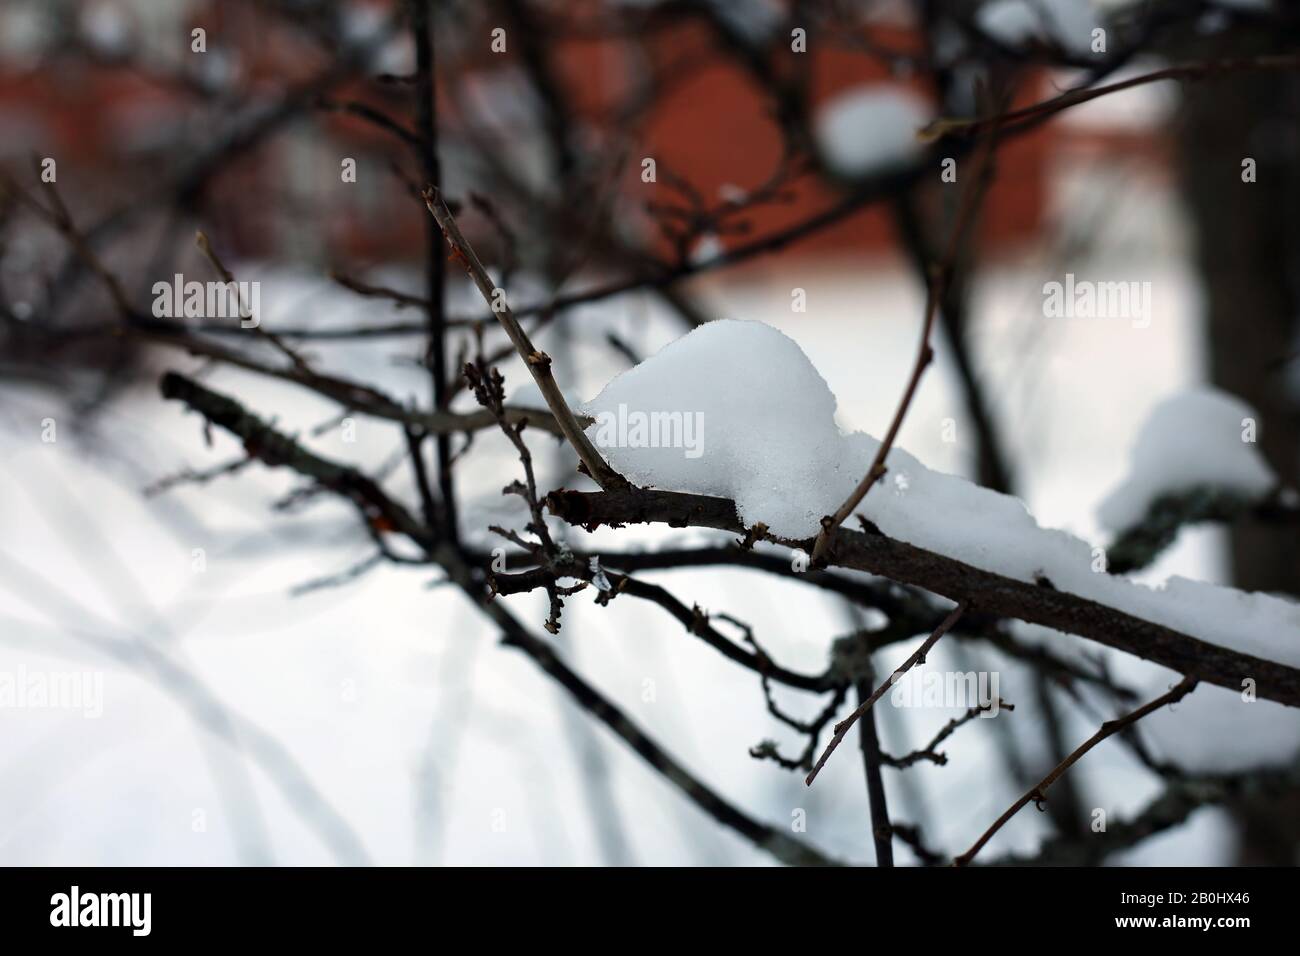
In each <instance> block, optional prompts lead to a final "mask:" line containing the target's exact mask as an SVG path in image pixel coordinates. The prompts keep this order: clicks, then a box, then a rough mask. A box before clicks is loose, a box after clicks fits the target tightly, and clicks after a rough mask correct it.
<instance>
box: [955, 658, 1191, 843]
mask: <svg viewBox="0 0 1300 956" xmlns="http://www.w3.org/2000/svg"><path fill="white" fill-rule="evenodd" d="M1196 683H1197V681H1196V678H1194V677H1184V678H1183V679H1182V680H1181V681H1179V682H1178V684H1177V685H1175V686H1174V687H1173V688H1172V689H1171V690H1169V691H1168V692H1166V693H1164V694H1161V695H1160V696H1159V697H1157V698H1156V699H1155V700H1153V701H1150V702H1149V703H1146V704H1143V705H1142V706H1141V707H1139V708H1138V709H1137V710H1135V711H1133V712H1132V713H1130V714H1128V715H1126V716H1124V717H1120V718H1117V719H1116V720H1108V721H1106V722H1105V723H1104V724H1102V725H1101V727H1100V728H1099V729H1098V730H1097V732H1096V733H1095V734H1093V735H1092V736H1091V737H1089V738H1088V739H1087V740H1085V741H1084V742H1083V743H1082V744H1080V745H1079V746H1078V748H1076V749H1075V751H1074V752H1073V753H1071V754H1070V755H1069V756H1067V757H1066V758H1065V759H1064V760H1062V761H1061V762H1060V763H1059V764H1057V765H1056V766H1055V767H1053V768H1052V772H1051V773H1049V774H1048V775H1047V776H1046V777H1044V778H1043V779H1042V780H1040V781H1038V784H1037V785H1036V786H1035V787H1034V788H1033V789H1031V790H1030V791H1029V792H1028V793H1026V794H1025V795H1024V796H1022V797H1021V798H1020V799H1019V800H1017V801H1016V802H1015V803H1013V804H1011V806H1010V807H1008V808H1007V810H1006V812H1005V813H1003V814H1002V816H1000V817H998V818H997V819H996V820H995V821H993V825H992V826H991V827H989V828H988V829H987V830H985V831H984V833H983V834H982V835H981V836H980V838H979V839H978V840H976V841H975V842H974V843H973V844H972V845H971V848H970V849H969V850H967V851H966V852H965V853H963V854H961V856H958V857H956V858H955V859H954V860H953V861H952V865H953V866H965V865H966V864H968V863H970V861H971V860H973V859H974V858H975V854H977V853H979V851H980V850H981V849H983V848H984V844H986V843H988V842H989V840H991V839H993V834H995V833H997V832H998V831H999V830H1001V829H1002V827H1003V826H1004V825H1005V824H1006V822H1007V821H1008V820H1010V819H1011V818H1012V817H1014V816H1015V815H1016V814H1017V813H1019V812H1020V810H1021V809H1022V808H1023V807H1024V806H1025V804H1027V803H1029V801H1031V800H1032V801H1033V802H1034V803H1035V804H1041V803H1043V802H1045V801H1046V800H1047V788H1048V787H1050V786H1051V785H1052V784H1053V783H1055V782H1056V781H1057V779H1058V778H1059V777H1060V776H1061V775H1062V774H1063V773H1065V771H1067V770H1069V769H1070V768H1071V767H1073V766H1074V765H1075V764H1076V763H1078V762H1079V760H1080V759H1081V758H1082V757H1083V755H1084V754H1086V753H1087V752H1088V751H1089V750H1091V749H1092V748H1093V747H1095V746H1097V744H1099V743H1101V742H1102V741H1103V740H1105V739H1106V738H1107V737H1110V736H1113V735H1114V734H1117V733H1119V732H1120V731H1121V730H1123V729H1124V728H1125V727H1130V726H1132V725H1133V724H1135V723H1137V722H1138V721H1139V720H1141V719H1142V718H1143V717H1145V716H1146V715H1147V714H1150V713H1153V712H1154V711H1157V710H1159V709H1160V708H1161V707H1163V706H1165V705H1166V704H1174V703H1177V702H1178V701H1180V700H1182V699H1183V698H1184V697H1186V696H1187V695H1188V694H1190V693H1191V692H1192V691H1193V690H1194V689H1195V688H1196Z"/></svg>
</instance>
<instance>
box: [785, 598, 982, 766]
mask: <svg viewBox="0 0 1300 956" xmlns="http://www.w3.org/2000/svg"><path fill="white" fill-rule="evenodd" d="M966 608H967V605H966V603H965V602H963V603H961V604H958V605H957V606H956V607H955V608H953V609H952V613H951V614H949V615H948V616H947V617H945V618H944V619H943V621H941V622H940V624H939V626H938V627H936V628H935V629H934V633H933V634H931V635H930V636H929V637H927V638H926V639H925V641H924V643H922V644H921V646H920V647H918V648H917V649H916V653H914V654H913V655H912V656H911V657H909V658H908V659H907V660H905V661H903V663H902V664H900V665H899V666H898V668H897V669H896V670H895V671H894V672H893V673H892V674H890V675H889V679H888V680H886V681H885V682H884V683H883V684H881V685H880V686H879V687H877V688H876V689H875V691H874V692H873V693H872V695H871V696H870V697H868V698H867V699H866V700H864V701H863V702H862V703H861V704H859V705H858V706H857V709H856V710H854V711H853V713H851V714H849V716H847V717H845V718H844V719H843V720H841V721H840V722H839V723H838V724H836V725H835V734H834V736H832V737H831V740H830V743H828V744H827V745H826V749H825V750H823V751H822V755H821V756H820V757H818V758H817V763H815V764H813V768H812V770H811V771H809V773H808V776H807V777H806V778H805V779H804V785H805V786H809V787H811V786H812V782H813V781H814V780H816V779H817V774H819V773H821V770H822V767H824V766H826V761H827V760H829V759H830V756H831V754H833V753H834V752H835V748H836V747H838V746H839V745H840V741H841V740H843V739H844V735H845V734H847V733H848V732H849V730H850V728H852V727H853V725H854V724H855V723H857V722H858V718H860V717H861V716H862V715H863V714H865V713H866V712H867V711H869V710H870V709H871V708H872V706H873V705H874V704H875V703H876V701H878V700H880V698H881V697H883V696H884V695H885V691H887V690H889V688H891V687H893V686H894V684H896V683H897V682H898V679H899V678H900V677H902V676H903V675H904V674H906V673H907V672H908V671H910V670H911V669H912V668H913V667H915V666H916V665H917V664H920V663H923V662H924V661H925V655H926V654H927V653H929V651H930V648H932V647H934V645H935V643H936V642H937V641H938V640H939V638H941V637H943V636H944V635H945V634H947V633H948V631H949V629H950V628H951V627H952V626H953V625H954V624H956V623H957V620H958V619H959V618H960V617H961V616H962V615H963V614H965V613H966Z"/></svg>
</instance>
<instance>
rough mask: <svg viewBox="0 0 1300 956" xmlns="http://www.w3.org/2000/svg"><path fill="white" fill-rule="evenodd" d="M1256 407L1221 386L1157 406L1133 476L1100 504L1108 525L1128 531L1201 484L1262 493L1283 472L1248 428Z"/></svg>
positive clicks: (1136, 446)
mask: <svg viewBox="0 0 1300 956" xmlns="http://www.w3.org/2000/svg"><path fill="white" fill-rule="evenodd" d="M1254 423H1255V411H1254V409H1252V408H1251V407H1250V406H1249V405H1247V404H1246V403H1245V402H1243V401H1241V400H1240V399H1238V398H1234V397H1233V396H1231V395H1229V394H1227V393H1226V392H1221V391H1219V390H1218V389H1214V388H1198V389H1193V390H1190V391H1187V392H1182V393H1180V394H1178V395H1174V396H1172V397H1171V398H1167V399H1165V400H1164V401H1163V402H1161V403H1160V404H1159V405H1157V406H1156V407H1155V408H1154V409H1153V410H1152V412H1151V415H1150V416H1149V417H1148V418H1147V420H1146V423H1145V424H1144V425H1143V426H1142V429H1141V430H1140V431H1139V432H1138V436H1137V440H1136V441H1135V442H1134V443H1133V451H1132V456H1131V465H1130V468H1129V474H1128V477H1127V478H1125V479H1124V481H1123V483H1122V484H1120V486H1119V487H1117V488H1116V489H1115V490H1114V491H1112V492H1111V493H1110V494H1109V495H1107V497H1106V499H1105V500H1104V501H1103V502H1102V503H1101V505H1100V507H1099V508H1098V509H1097V518H1098V520H1099V521H1100V522H1101V524H1102V525H1103V526H1104V527H1106V528H1109V529H1111V530H1112V531H1123V530H1125V529H1126V528H1131V527H1132V526H1134V525H1136V524H1138V523H1139V522H1140V521H1141V520H1142V519H1143V517H1144V516H1145V515H1146V513H1147V509H1148V508H1149V507H1150V506H1151V504H1152V503H1153V502H1154V501H1155V500H1156V499H1157V498H1159V497H1160V496H1161V495H1165V494H1174V493H1177V492H1180V491H1190V490H1192V489H1193V488H1196V487H1199V486H1210V487H1213V488H1219V489H1223V490H1225V491H1233V492H1236V493H1238V494H1240V495H1241V496H1242V497H1244V498H1260V497H1263V496H1264V495H1266V494H1268V493H1269V492H1270V491H1272V490H1273V488H1274V487H1275V486H1276V484H1277V476H1276V475H1274V474H1273V470H1272V469H1271V468H1269V466H1268V464H1267V463H1266V462H1265V461H1264V458H1263V456H1262V455H1260V453H1259V451H1258V450H1257V448H1256V446H1255V444H1254V442H1253V441H1247V440H1246V437H1247V435H1248V428H1249V431H1250V432H1253V431H1254V427H1255V426H1254Z"/></svg>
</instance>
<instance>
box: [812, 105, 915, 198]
mask: <svg viewBox="0 0 1300 956" xmlns="http://www.w3.org/2000/svg"><path fill="white" fill-rule="evenodd" d="M932 114H933V111H932V110H931V108H930V105H929V104H928V103H926V101H925V100H923V99H922V98H921V97H920V96H918V95H917V94H916V93H913V92H912V91H911V90H909V89H908V88H907V87H905V86H894V85H888V84H880V83H876V84H872V85H870V86H861V87H856V88H854V89H851V90H848V91H846V92H844V93H840V94H838V95H837V96H835V97H833V98H832V99H830V100H829V101H827V103H826V104H825V105H824V106H822V108H821V109H820V110H818V111H817V116H816V117H815V119H814V124H813V125H814V135H815V137H816V139H817V145H818V148H819V149H820V150H821V153H822V155H823V156H824V157H825V159H826V163H827V164H828V165H829V166H830V168H831V169H832V170H833V171H835V172H836V173H838V174H840V175H841V176H847V177H850V178H853V177H858V176H865V175H867V174H869V173H875V172H882V171H886V170H888V169H891V168H896V167H899V166H905V165H907V164H908V163H910V162H911V161H912V160H914V159H916V157H917V156H919V155H920V154H921V152H922V144H921V141H920V140H919V139H917V135H916V134H917V131H918V130H920V129H921V128H922V127H923V126H925V125H926V124H928V123H929V122H930V120H931V118H932Z"/></svg>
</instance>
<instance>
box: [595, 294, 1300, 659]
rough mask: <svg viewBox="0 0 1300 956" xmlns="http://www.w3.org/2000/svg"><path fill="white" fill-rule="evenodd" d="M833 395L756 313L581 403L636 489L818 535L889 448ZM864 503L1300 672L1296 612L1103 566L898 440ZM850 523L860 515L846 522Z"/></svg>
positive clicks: (710, 330) (939, 538)
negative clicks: (1151, 583)
mask: <svg viewBox="0 0 1300 956" xmlns="http://www.w3.org/2000/svg"><path fill="white" fill-rule="evenodd" d="M835 408H836V401H835V396H834V394H832V392H831V390H830V387H829V386H828V385H827V384H826V382H825V380H824V379H823V378H822V377H821V375H820V374H819V373H818V372H817V369H816V368H814V367H813V364H812V362H811V361H809V359H808V357H807V356H806V355H805V354H804V353H803V350H802V349H801V348H800V347H799V346H798V344H797V343H795V341H794V340H793V339H791V338H789V337H788V336H786V335H785V334H783V333H781V332H779V331H777V330H776V329H774V328H772V327H771V326H768V325H764V324H763V323H760V322H741V321H734V320H721V321H717V322H710V323H708V324H706V325H704V326H701V327H700V328H698V329H696V330H694V331H692V332H691V333H689V334H688V335H685V336H683V337H682V338H680V339H678V340H676V341H674V342H672V343H670V344H669V345H667V346H665V347H664V348H663V349H662V350H660V351H659V352H658V353H656V354H655V355H653V356H651V357H650V358H648V359H646V360H645V361H643V362H642V363H641V364H639V365H637V366H636V367H635V368H632V369H629V370H628V371H626V372H624V373H622V374H621V375H619V376H617V377H616V378H615V379H613V381H611V382H610V383H609V384H608V385H606V386H605V388H604V389H603V390H602V391H601V393H600V394H599V395H597V396H596V398H594V399H593V400H592V401H590V402H588V403H586V404H585V405H584V406H582V411H583V412H585V413H586V414H587V415H590V416H592V418H594V419H595V423H594V424H592V425H591V426H590V427H589V428H588V429H587V433H588V435H589V436H590V437H591V438H592V440H593V442H594V443H595V444H596V445H597V447H599V448H600V450H601V452H602V454H604V455H605V456H606V458H607V459H608V460H609V462H610V463H611V464H612V465H613V466H614V467H615V468H616V469H618V470H619V471H620V472H622V473H623V474H624V475H625V476H626V477H627V478H628V479H630V480H631V481H633V482H635V483H636V484H638V485H642V486H645V487H653V488H662V489H667V490H672V491H685V492H693V493H695V494H701V495H713V496H716V497H721V498H730V499H732V500H733V501H735V503H736V509H737V511H738V513H739V515H740V518H741V520H742V521H744V522H745V524H746V525H750V526H752V525H754V524H756V523H758V522H762V523H764V524H766V525H767V526H768V528H769V529H771V531H772V532H773V533H774V534H776V535H778V536H780V537H785V538H792V539H798V540H802V539H806V538H810V537H812V536H814V535H815V534H816V533H817V530H818V528H819V522H820V520H821V518H822V516H823V515H827V514H830V513H832V512H834V511H835V509H836V508H838V507H839V505H840V504H841V503H842V502H843V501H844V500H845V499H846V498H847V497H848V495H849V493H850V491H852V489H853V488H854V486H855V485H856V484H857V482H858V480H859V479H860V478H861V477H862V476H863V475H864V474H866V471H867V468H868V467H869V466H870V464H871V461H872V459H873V457H874V456H875V453H876V450H877V449H878V448H879V447H880V445H879V442H878V441H877V440H876V439H875V438H873V437H871V436H870V435H868V434H865V433H863V432H854V433H851V434H845V433H844V432H842V431H841V430H840V428H839V426H838V425H837V424H836V422H835ZM886 464H887V465H888V469H889V470H888V473H887V474H886V475H885V478H884V480H883V481H882V482H881V483H880V484H878V485H877V486H876V487H874V488H872V489H871V491H870V492H869V493H868V494H867V496H866V498H865V499H864V500H863V502H862V504H861V505H860V506H859V507H858V513H859V514H861V515H863V516H865V517H866V518H868V519H869V520H870V521H872V522H873V523H874V524H875V525H876V526H877V527H879V528H880V530H881V531H882V532H884V533H885V534H887V535H889V536H890V537H892V538H895V539H898V540H901V541H906V542H908V543H910V544H913V545H916V546H917V547H921V548H925V549H926V550H928V551H933V552H935V553H938V554H942V555H946V556H948V557H950V558H954V559H956V560H958V561H962V562H964V563H966V564H969V565H972V566H974V567H977V568H981V569H983V570H985V571H991V572H994V573H997V574H1001V575H1005V576H1007V577H1011V578H1015V579H1017V580H1020V581H1027V582H1034V581H1041V580H1042V579H1044V578H1045V579H1047V580H1048V581H1050V582H1051V584H1052V586H1054V587H1056V588H1057V589H1059V590H1062V591H1069V592H1071V593H1074V594H1077V595H1079V596H1081V597H1085V598H1089V599H1091V600H1094V601H1098V602H1100V603H1103V604H1106V605H1109V606H1111V607H1114V608H1118V609H1121V610H1124V611H1127V612H1128V613H1130V614H1133V615H1135V616H1137V617H1141V618H1144V619H1146V620H1149V621H1155V622H1157V623H1161V624H1164V625H1166V626H1168V627H1172V628H1175V629H1177V630H1180V631H1183V632H1184V633H1189V634H1193V635H1196V636H1198V637H1201V638H1203V639H1204V640H1207V641H1210V642H1213V643H1216V644H1220V645H1222V646H1226V647H1233V648H1236V649H1239V650H1242V651H1245V652H1246V653H1251V654H1256V655H1259V656H1262V657H1268V658H1272V659H1274V660H1278V661H1281V662H1284V663H1289V664H1293V665H1296V666H1300V605H1297V604H1293V603H1290V602H1287V601H1282V600H1279V599H1277V598H1273V597H1269V596H1267V595H1263V594H1246V593H1243V592H1240V591H1235V590H1232V589H1230V588H1222V587H1217V586H1214V585H1210V584H1204V583H1200V582H1196V581H1190V580H1187V579H1185V578H1178V577H1175V578H1171V579H1170V580H1169V581H1168V582H1167V583H1166V585H1165V586H1164V587H1163V588H1154V589H1153V588H1150V587H1147V586H1145V585H1140V584H1136V583H1133V582H1131V581H1129V580H1127V579H1125V578H1121V577H1116V576H1112V575H1109V574H1106V573H1104V562H1102V561H1099V560H1098V555H1099V553H1100V549H1096V550H1094V548H1093V547H1092V546H1091V545H1089V544H1088V543H1087V542H1086V541H1084V540H1083V539H1081V538H1078V537H1075V536H1074V535H1072V534H1069V533H1067V532H1064V531H1058V530H1052V529H1046V528H1042V527H1040V526H1039V524H1038V522H1037V521H1036V520H1035V519H1034V516H1033V515H1031V514H1030V513H1029V510H1028V509H1027V508H1026V507H1025V504H1024V502H1022V501H1020V499H1018V498H1015V497H1012V496H1010V495H1003V494H998V493H997V492H993V491H990V490H988V489H987V488H981V487H980V486H978V485H975V484H972V483H971V482H969V481H967V480H966V479H964V478H959V477H957V476H955V475H947V474H943V473H942V472H937V471H932V470H931V469H929V468H927V467H926V466H925V465H923V464H921V463H920V462H919V461H918V460H917V459H916V458H914V457H912V456H911V455H909V454H908V453H907V452H906V451H904V450H902V449H900V448H897V447H895V448H893V449H891V450H890V454H889V457H888V459H887V460H886ZM852 524H853V522H852V521H850V526H852Z"/></svg>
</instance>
